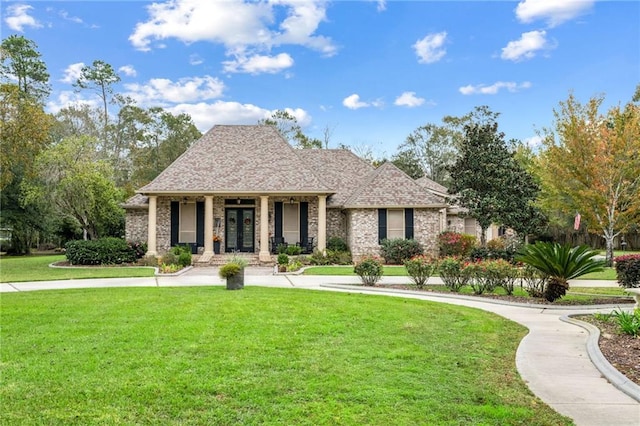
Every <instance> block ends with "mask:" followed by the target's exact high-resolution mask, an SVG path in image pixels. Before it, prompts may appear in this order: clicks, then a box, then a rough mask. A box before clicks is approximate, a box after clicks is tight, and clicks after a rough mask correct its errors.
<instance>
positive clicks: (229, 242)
mask: <svg viewBox="0 0 640 426" xmlns="http://www.w3.org/2000/svg"><path fill="white" fill-rule="evenodd" d="M225 231H226V238H225V239H224V240H225V242H226V245H225V250H224V251H226V252H227V253H229V252H233V251H236V250H237V244H238V210H237V209H227V211H226V225H225Z"/></svg>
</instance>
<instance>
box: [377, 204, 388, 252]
mask: <svg viewBox="0 0 640 426" xmlns="http://www.w3.org/2000/svg"><path fill="white" fill-rule="evenodd" d="M385 238H387V209H378V244H380V243H382V240H384V239H385Z"/></svg>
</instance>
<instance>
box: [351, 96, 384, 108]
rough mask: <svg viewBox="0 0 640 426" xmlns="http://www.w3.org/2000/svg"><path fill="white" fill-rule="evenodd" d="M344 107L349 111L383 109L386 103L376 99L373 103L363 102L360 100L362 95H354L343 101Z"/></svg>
mask: <svg viewBox="0 0 640 426" xmlns="http://www.w3.org/2000/svg"><path fill="white" fill-rule="evenodd" d="M342 105H344V106H345V107H347V108H349V109H360V108H368V107H376V108H381V107H382V106H384V102H382V99H376V100H374V101H371V102H363V101H361V100H360V95H358V94H355V93H354V94H353V95H350V96H347V97H346V98H344V99H343V100H342Z"/></svg>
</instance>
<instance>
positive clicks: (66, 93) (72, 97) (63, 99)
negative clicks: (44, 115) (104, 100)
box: [47, 90, 101, 114]
mask: <svg viewBox="0 0 640 426" xmlns="http://www.w3.org/2000/svg"><path fill="white" fill-rule="evenodd" d="M74 105H75V106H79V105H89V106H90V107H92V108H96V107H99V106H100V107H101V105H100V102H99V100H98V99H97V98H91V99H88V98H84V97H83V94H82V93H77V92H74V91H72V90H63V91H61V92H60V93H59V94H58V97H57V98H56V99H53V100H50V101H49V102H47V112H50V113H51V114H57V113H58V112H59V111H60V110H61V109H62V108H66V107H70V106H74Z"/></svg>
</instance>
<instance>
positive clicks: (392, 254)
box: [381, 238, 423, 265]
mask: <svg viewBox="0 0 640 426" xmlns="http://www.w3.org/2000/svg"><path fill="white" fill-rule="evenodd" d="M422 253H423V251H422V246H421V245H420V243H419V242H417V241H416V240H406V239H404V238H394V239H391V240H389V239H386V238H385V239H384V240H382V244H381V254H382V257H383V258H384V262H385V263H386V264H388V265H402V264H404V262H405V261H406V260H409V259H411V258H412V257H414V256H418V255H421V254H422Z"/></svg>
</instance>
